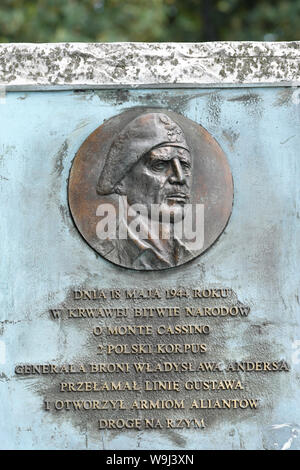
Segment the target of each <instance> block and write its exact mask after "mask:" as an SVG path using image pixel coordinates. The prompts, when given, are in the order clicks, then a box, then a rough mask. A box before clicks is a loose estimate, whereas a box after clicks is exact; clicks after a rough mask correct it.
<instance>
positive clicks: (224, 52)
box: [0, 41, 300, 90]
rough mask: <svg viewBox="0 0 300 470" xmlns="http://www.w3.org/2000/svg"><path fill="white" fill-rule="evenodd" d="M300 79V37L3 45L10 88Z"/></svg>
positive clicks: (4, 78) (0, 77) (1, 79)
mask: <svg viewBox="0 0 300 470" xmlns="http://www.w3.org/2000/svg"><path fill="white" fill-rule="evenodd" d="M274 83H276V84H277V85H291V84H292V85H295V86H296V85H297V84H298V85H299V84H300V42H299V41H297V42H281V43H272V42H216V43H197V44H196V43H195V44H194V43H182V44H179V43H104V44H103V43H101V44H100V43H98V44H97V43H90V44H89V43H58V44H25V43H24V44H23V43H22V44H2V45H0V84H1V85H2V86H6V87H7V89H8V90H30V89H35V90H36V89H42V90H47V89H51V90H54V89H74V88H75V89H78V88H91V87H92V88H108V87H118V88H120V87H122V88H126V87H142V86H148V87H151V86H156V87H157V85H159V86H160V87H165V86H168V87H170V86H174V87H175V86H178V87H182V86H184V87H199V86H209V85H213V86H215V87H216V86H217V87H222V86H231V85H241V86H249V85H251V86H255V85H272V84H274Z"/></svg>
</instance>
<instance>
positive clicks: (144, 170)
mask: <svg viewBox="0 0 300 470" xmlns="http://www.w3.org/2000/svg"><path fill="white" fill-rule="evenodd" d="M191 174H192V162H191V157H190V153H189V152H188V151H187V150H185V149H182V148H179V147H159V148H157V149H153V150H151V151H150V152H149V153H147V154H146V155H144V157H142V158H141V159H140V160H139V161H138V162H137V163H136V165H135V166H134V167H133V168H132V169H131V170H130V172H129V173H128V174H127V175H126V176H125V178H124V179H123V181H122V183H121V184H122V189H123V192H124V194H126V196H127V200H128V203H129V205H133V204H143V205H144V206H146V207H147V211H148V216H149V217H151V205H152V204H156V205H158V206H159V219H160V220H169V218H170V221H171V222H174V221H176V220H178V219H179V220H180V219H182V218H183V216H184V205H185V204H186V203H187V202H188V201H189V197H190V185H191ZM152 216H153V212H152Z"/></svg>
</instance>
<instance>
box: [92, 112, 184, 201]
mask: <svg viewBox="0 0 300 470" xmlns="http://www.w3.org/2000/svg"><path fill="white" fill-rule="evenodd" d="M162 146H168V147H169V146H172V147H180V148H183V149H185V150H187V151H188V152H189V148H188V145H187V143H186V140H185V137H184V134H183V131H182V129H181V128H180V127H179V125H178V124H176V123H175V122H174V121H173V120H172V119H171V118H170V117H169V116H167V115H166V114H163V113H145V114H141V115H140V116H138V117H137V118H135V119H133V120H132V121H131V122H129V124H127V125H126V126H125V127H124V129H123V130H122V131H121V132H120V133H119V134H117V136H116V137H115V138H114V140H113V142H112V144H111V147H110V149H109V152H108V154H107V157H106V160H105V163H104V166H103V169H102V171H101V174H100V177H99V180H98V184H97V188H96V189H97V193H98V194H111V193H114V192H115V189H114V188H115V186H116V184H117V183H118V182H119V181H121V180H122V179H123V177H124V176H125V175H126V174H127V173H128V171H129V170H130V168H131V167H132V166H133V165H134V164H135V163H136V162H137V161H138V160H139V159H140V158H141V157H142V156H144V155H145V154H146V153H148V152H150V150H152V149H153V148H155V147H162Z"/></svg>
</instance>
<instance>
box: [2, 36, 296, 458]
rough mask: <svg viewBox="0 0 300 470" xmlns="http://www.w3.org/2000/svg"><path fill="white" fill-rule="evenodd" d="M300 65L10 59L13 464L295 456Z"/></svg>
mask: <svg viewBox="0 0 300 470" xmlns="http://www.w3.org/2000/svg"><path fill="white" fill-rule="evenodd" d="M299 61H300V53H299V44H298V43H276V44H275V43H253V44H252V43H212V44H58V45H57V44H56V45H55V44H51V45H50V44H49V45H43V44H40V45H32V44H14V45H1V46H0V84H1V96H0V102H1V104H0V109H1V111H2V112H1V114H0V122H1V138H0V184H1V204H2V224H1V225H2V236H1V253H2V268H1V269H2V276H1V284H0V287H1V291H0V298H1V305H2V308H1V316H2V318H1V328H0V387H1V405H0V417H1V434H0V436H1V438H0V442H1V445H0V447H1V448H3V449H97V450H101V449H110V450H111V449H130V450H133V449H154V450H159V449H174V450H175V449H177V450H178V449H181V450H188V449H298V448H299V441H300V439H299V436H298V434H299V415H300V410H299V404H298V401H299V400H298V397H299V371H300V354H299V350H300V349H299V348H300V333H299V295H300V293H299V158H298V148H299V145H300V135H299V118H300V114H299V110H300V107H299V102H300V100H299V88H298V86H299Z"/></svg>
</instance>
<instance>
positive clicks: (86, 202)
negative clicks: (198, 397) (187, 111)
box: [69, 107, 233, 270]
mask: <svg viewBox="0 0 300 470" xmlns="http://www.w3.org/2000/svg"><path fill="white" fill-rule="evenodd" d="M232 203H233V182H232V175H231V171H230V168H229V165H228V162H227V159H226V156H225V154H224V152H223V151H222V149H221V148H220V146H219V145H218V143H217V142H216V140H215V139H214V138H213V137H212V136H211V135H210V134H209V133H208V132H207V130H205V129H204V128H203V127H202V126H200V125H199V124H197V123H196V122H194V121H191V120H190V119H187V118H185V117H183V116H181V115H179V114H177V113H175V112H173V111H170V110H166V109H163V108H144V107H143V108H142V107H140V108H133V109H130V110H128V111H125V112H124V113H122V114H120V115H118V116H115V117H113V118H111V119H109V120H108V121H105V122H104V124H102V125H101V126H100V127H98V128H97V129H96V130H95V131H94V132H93V133H92V134H91V135H90V136H89V137H88V138H87V139H86V140H85V142H84V143H83V144H82V145H81V147H80V148H79V150H78V152H77V154H76V156H75V159H74V161H73V164H72V168H71V173H70V179H69V205H70V209H71V213H72V216H73V219H74V222H75V224H76V226H77V228H78V230H79V232H80V233H81V235H82V236H83V237H84V239H85V240H86V241H87V243H88V244H89V245H90V246H91V247H92V248H93V249H94V250H96V251H97V252H98V253H99V254H100V255H101V256H103V257H104V258H106V259H107V260H109V261H111V262H113V263H115V264H117V265H119V266H122V267H125V268H130V269H137V270H159V269H166V268H171V267H175V266H179V265H181V264H184V263H186V262H187V261H190V260H191V259H193V258H195V257H197V256H199V255H201V253H203V252H204V251H206V250H207V249H208V248H209V247H210V246H211V245H212V244H213V243H214V242H215V241H216V240H217V238H218V237H219V236H220V234H221V233H222V232H223V230H224V228H225V227H226V224H227V222H228V220H229V217H230V214H231V210H232Z"/></svg>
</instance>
